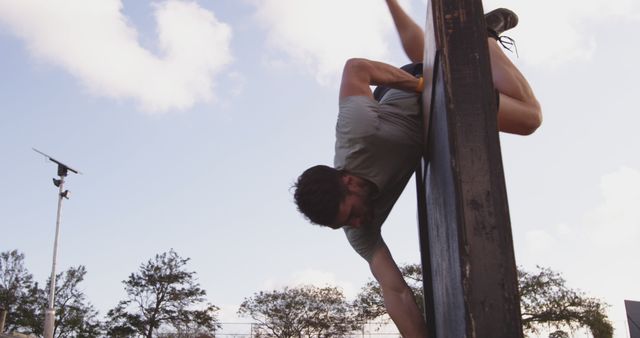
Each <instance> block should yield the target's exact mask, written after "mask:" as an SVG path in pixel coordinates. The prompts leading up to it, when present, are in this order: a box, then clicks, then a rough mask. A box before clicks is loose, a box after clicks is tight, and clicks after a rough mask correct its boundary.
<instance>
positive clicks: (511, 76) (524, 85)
mask: <svg viewBox="0 0 640 338" xmlns="http://www.w3.org/2000/svg"><path fill="white" fill-rule="evenodd" d="M485 18H486V22H487V27H488V31H489V35H490V36H491V38H489V39H488V44H489V57H490V59H491V73H492V76H493V85H494V86H495V88H496V89H497V90H498V91H499V92H500V106H499V109H498V127H499V129H500V130H501V131H504V132H508V133H514V134H521V135H528V134H531V133H533V132H534V131H535V130H536V129H537V128H538V127H539V126H540V124H541V123H542V113H541V112H540V104H539V103H538V100H537V99H536V97H535V95H534V94H533V90H532V89H531V87H530V86H529V83H528V82H527V80H526V79H525V77H524V76H523V75H522V73H520V71H519V70H518V68H516V66H515V65H514V64H513V63H512V62H511V60H510V59H509V58H508V57H507V56H506V55H505V53H504V51H503V49H502V48H501V47H500V45H499V44H498V40H500V37H499V35H500V34H502V33H503V32H504V31H506V30H509V29H511V28H513V27H515V26H516V25H517V24H518V16H517V15H516V14H515V13H513V12H512V11H510V10H508V9H504V8H499V9H496V10H493V11H491V12H489V13H487V14H486V15H485ZM503 46H504V45H503Z"/></svg>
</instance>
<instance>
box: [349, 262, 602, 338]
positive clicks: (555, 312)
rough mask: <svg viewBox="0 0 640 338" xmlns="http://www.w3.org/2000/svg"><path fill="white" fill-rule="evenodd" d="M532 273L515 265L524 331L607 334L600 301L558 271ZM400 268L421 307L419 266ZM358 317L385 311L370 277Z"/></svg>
mask: <svg viewBox="0 0 640 338" xmlns="http://www.w3.org/2000/svg"><path fill="white" fill-rule="evenodd" d="M538 270H539V271H538V272H536V273H528V272H525V271H523V270H522V269H518V284H519V287H520V306H521V312H522V324H523V328H524V330H525V331H526V332H528V333H534V334H535V333H539V332H540V330H541V329H546V328H548V327H554V328H556V329H558V330H557V331H555V332H553V333H552V334H551V335H550V337H555V338H564V337H568V334H567V333H566V332H564V331H561V330H560V329H561V328H568V329H570V330H571V331H575V330H577V329H578V328H580V327H586V328H588V329H589V330H590V331H591V333H592V334H593V336H594V338H611V337H612V336H613V327H612V325H611V323H610V322H609V320H608V318H607V315H606V312H605V310H606V307H607V305H606V304H604V303H603V302H602V301H600V300H598V299H595V298H590V297H587V296H585V295H584V293H582V292H580V291H576V290H572V289H569V288H567V287H566V286H565V280H564V279H563V278H562V277H561V276H560V274H559V273H557V272H554V271H552V270H551V269H548V268H538ZM400 272H401V273H402V275H403V276H404V278H405V281H406V282H407V284H408V285H409V287H410V288H411V289H412V291H413V293H414V296H415V297H416V302H417V303H418V307H419V308H420V309H421V310H422V309H424V302H423V291H422V268H421V266H420V265H419V264H409V265H403V266H401V267H400ZM354 306H355V308H356V311H357V313H358V314H359V318H361V319H362V320H364V321H371V320H374V319H377V318H379V317H380V316H382V315H385V314H386V313H387V312H386V309H385V307H384V301H383V299H382V292H381V290H380V286H379V285H378V282H376V281H374V280H370V281H369V282H367V284H365V286H364V287H363V288H362V289H361V291H360V293H359V294H358V296H357V297H356V300H355V302H354Z"/></svg>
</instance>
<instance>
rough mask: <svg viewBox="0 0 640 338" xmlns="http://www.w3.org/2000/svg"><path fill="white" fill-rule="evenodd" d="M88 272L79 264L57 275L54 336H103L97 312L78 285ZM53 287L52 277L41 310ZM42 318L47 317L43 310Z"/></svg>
mask: <svg viewBox="0 0 640 338" xmlns="http://www.w3.org/2000/svg"><path fill="white" fill-rule="evenodd" d="M86 274H87V270H86V268H85V267H84V266H82V265H80V266H78V267H76V268H74V267H71V268H69V270H67V271H64V272H61V273H59V274H57V275H56V283H55V284H56V285H55V294H54V307H55V309H56V319H55V327H54V331H53V332H54V337H97V336H99V335H100V332H101V323H100V321H99V320H98V319H97V317H98V311H97V310H96V309H95V308H94V307H93V305H91V304H90V303H89V302H88V301H87V299H86V296H85V295H84V293H83V292H82V291H81V290H80V288H79V284H80V283H81V282H82V281H83V280H84V276H85V275H86ZM50 286H51V279H50V278H49V280H48V281H47V286H46V288H45V290H44V292H42V293H41V296H40V297H41V300H40V304H41V308H42V309H44V308H46V307H48V299H47V297H48V295H49V292H50V291H49V290H50ZM40 318H44V313H43V314H42V315H41V316H40ZM38 329H40V328H38ZM39 332H41V331H39Z"/></svg>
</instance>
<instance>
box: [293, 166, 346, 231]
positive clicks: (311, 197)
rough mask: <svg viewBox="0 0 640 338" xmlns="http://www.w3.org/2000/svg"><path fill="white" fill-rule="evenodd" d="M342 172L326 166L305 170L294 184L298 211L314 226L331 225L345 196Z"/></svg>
mask: <svg viewBox="0 0 640 338" xmlns="http://www.w3.org/2000/svg"><path fill="white" fill-rule="evenodd" d="M341 177H342V172H341V171H339V170H337V169H334V168H331V167H328V166H326V165H317V166H315V167H311V168H309V169H307V170H305V171H304V172H303V173H302V175H300V177H298V181H297V182H296V183H295V184H294V187H295V189H296V191H295V193H294V195H293V196H294V198H295V202H296V205H297V206H298V211H300V212H301V213H302V214H304V215H305V216H306V218H307V219H308V220H309V221H311V222H312V223H315V224H320V225H327V226H328V225H331V223H333V222H334V221H335V219H336V217H337V215H338V209H339V207H340V202H341V201H342V199H343V198H344V196H345V195H346V188H345V187H344V185H343V184H342V179H341Z"/></svg>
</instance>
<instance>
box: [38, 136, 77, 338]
mask: <svg viewBox="0 0 640 338" xmlns="http://www.w3.org/2000/svg"><path fill="white" fill-rule="evenodd" d="M32 149H33V150H34V151H35V152H37V153H39V154H42V155H44V156H45V157H46V158H48V159H49V160H50V161H51V162H54V163H55V164H57V165H58V176H59V177H60V178H59V179H55V178H54V179H53V184H54V185H55V186H56V187H58V188H59V192H58V212H57V215H56V237H55V240H54V242H53V263H52V264H51V285H50V288H49V307H48V308H47V309H46V310H45V315H44V338H53V329H54V327H55V313H56V310H55V309H54V307H53V305H54V304H53V298H54V294H55V287H56V258H57V254H58V237H59V236H60V211H61V209H62V199H63V198H66V199H69V190H64V178H65V177H66V176H67V174H68V173H69V171H71V172H73V173H76V174H81V172H79V171H77V170H75V169H73V168H71V167H69V166H68V165H66V164H64V163H62V162H60V161H58V160H56V159H54V158H53V157H51V156H49V155H47V154H45V153H43V152H41V151H39V150H38V149H35V148H32Z"/></svg>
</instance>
